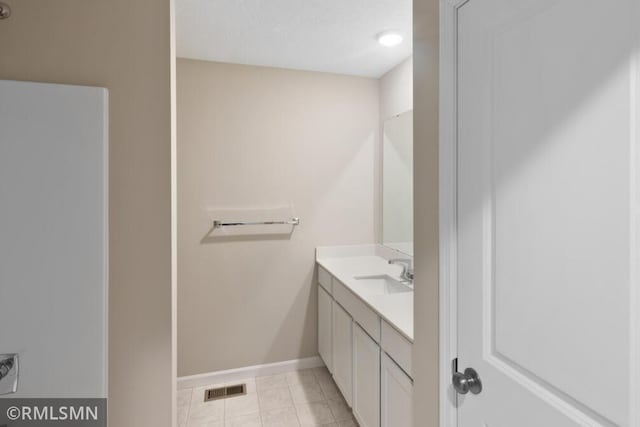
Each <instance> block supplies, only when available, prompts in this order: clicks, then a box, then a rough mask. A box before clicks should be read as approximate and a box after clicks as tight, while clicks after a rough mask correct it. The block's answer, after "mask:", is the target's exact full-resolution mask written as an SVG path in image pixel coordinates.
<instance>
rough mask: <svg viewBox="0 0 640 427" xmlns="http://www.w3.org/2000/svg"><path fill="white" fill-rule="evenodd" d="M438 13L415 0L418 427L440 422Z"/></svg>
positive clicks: (432, 0) (432, 3)
mask: <svg viewBox="0 0 640 427" xmlns="http://www.w3.org/2000/svg"><path fill="white" fill-rule="evenodd" d="M438 13H439V10H438V0H414V2H413V31H414V35H413V49H414V51H413V62H414V64H413V75H414V79H413V84H414V88H413V105H414V110H413V111H414V126H413V129H414V162H415V167H414V182H415V186H414V217H415V218H416V223H415V229H414V238H415V258H414V259H415V263H416V272H415V274H416V276H415V284H416V285H415V295H414V322H415V328H414V329H415V336H414V346H413V351H414V353H413V360H414V380H415V382H414V399H415V404H414V418H415V420H416V423H415V425H416V427H417V426H419V427H436V426H437V425H438V67H439V61H438V54H439V53H438V52H439V51H438V43H439V38H438V33H439V25H438V21H439V19H438Z"/></svg>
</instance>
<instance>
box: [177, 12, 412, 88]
mask: <svg viewBox="0 0 640 427" xmlns="http://www.w3.org/2000/svg"><path fill="white" fill-rule="evenodd" d="M176 9H177V10H176V14H177V21H176V26H177V53H178V56H179V57H182V58H192V59H202V60H208V61H219V62H230V63H236V64H249V65H262V66H270V67H280V68H291V69H298V70H311V71H323V72H330V73H338V74H351V75H358V76H367V77H380V76H382V75H383V74H384V73H386V72H387V71H389V70H390V69H391V68H393V67H394V66H396V65H397V64H399V63H400V62H402V61H403V60H404V59H406V58H407V57H409V56H410V55H411V52H412V43H411V34H412V26H411V18H412V17H411V0H177V1H176ZM385 30H399V31H400V33H401V34H402V35H403V37H404V41H403V42H402V44H400V45H399V46H396V47H384V46H381V45H380V44H379V43H378V42H377V40H376V35H377V34H378V33H380V32H382V31H385Z"/></svg>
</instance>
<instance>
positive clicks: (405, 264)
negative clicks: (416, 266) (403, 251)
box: [389, 258, 413, 283]
mask: <svg viewBox="0 0 640 427" xmlns="http://www.w3.org/2000/svg"><path fill="white" fill-rule="evenodd" d="M389 264H397V265H401V266H402V273H400V277H402V279H403V280H406V281H408V282H411V283H413V260H412V259H410V258H394V259H390V260H389Z"/></svg>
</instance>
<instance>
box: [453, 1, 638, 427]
mask: <svg viewBox="0 0 640 427" xmlns="http://www.w3.org/2000/svg"><path fill="white" fill-rule="evenodd" d="M639 10H640V1H638V0H607V1H602V0H586V1H585V0H469V1H467V2H466V3H464V4H463V5H462V6H460V7H459V9H458V10H457V30H456V31H457V45H458V53H457V61H458V65H457V90H458V96H457V109H458V125H457V133H458V135H457V140H458V148H457V153H458V154H457V233H458V235H457V284H458V357H459V364H458V366H459V370H460V371H463V370H464V369H465V368H467V367H473V368H475V369H476V370H477V372H478V373H479V375H480V378H481V381H482V384H483V390H482V392H481V393H480V394H478V395H473V394H471V393H469V394H466V395H464V396H462V395H460V396H459V398H458V425H459V426H460V427H482V426H484V427H565V426H566V427H569V426H626V427H632V426H634V427H637V426H640V415H639V414H640V395H639V394H638V392H639V388H638V384H639V383H640V352H639V339H640V336H639V331H640V322H639V317H638V308H639V295H640V292H639V283H638V274H637V266H638V262H637V261H638V230H639V228H638V225H639V224H638V219H639V218H638V213H639V212H640V210H639V208H640V206H639V205H638V200H639V196H640V193H639V191H640V186H639V185H638V166H637V164H638V155H639V150H638V142H639V139H638V138H639V133H638V123H639V121H640V108H638V107H639V103H638V101H639V99H640V98H639V96H638V95H639V92H638V91H639V87H640V86H639V82H640V74H639V69H640V66H639V65H640V64H639V62H638V46H639V45H640V43H638V42H639V37H638V35H639V32H640V13H639Z"/></svg>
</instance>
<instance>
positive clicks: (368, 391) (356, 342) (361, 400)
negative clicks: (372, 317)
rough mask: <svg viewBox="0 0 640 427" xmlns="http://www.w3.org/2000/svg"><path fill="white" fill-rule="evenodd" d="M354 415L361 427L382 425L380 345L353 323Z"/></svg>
mask: <svg viewBox="0 0 640 427" xmlns="http://www.w3.org/2000/svg"><path fill="white" fill-rule="evenodd" d="M353 360H354V363H353V415H354V416H355V418H356V420H357V421H358V424H359V425H360V427H379V426H380V346H379V345H378V343H377V342H375V341H374V340H373V339H372V338H371V337H370V336H369V335H368V334H367V333H366V332H365V331H364V329H362V328H361V327H360V326H359V325H358V324H356V323H354V325H353Z"/></svg>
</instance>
